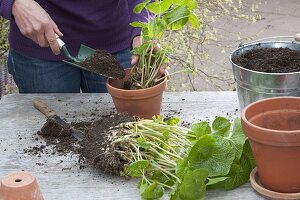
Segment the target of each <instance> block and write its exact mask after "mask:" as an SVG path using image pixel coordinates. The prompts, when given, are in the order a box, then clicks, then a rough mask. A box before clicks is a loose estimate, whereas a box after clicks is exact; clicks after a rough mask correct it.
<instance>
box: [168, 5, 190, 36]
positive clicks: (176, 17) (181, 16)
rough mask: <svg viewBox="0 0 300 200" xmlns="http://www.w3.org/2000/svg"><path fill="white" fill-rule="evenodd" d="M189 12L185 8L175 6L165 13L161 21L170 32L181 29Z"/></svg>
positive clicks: (186, 20) (187, 18)
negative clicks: (163, 21) (164, 22)
mask: <svg viewBox="0 0 300 200" xmlns="http://www.w3.org/2000/svg"><path fill="white" fill-rule="evenodd" d="M189 15H190V11H189V9H188V8H187V7H186V6H177V7H176V8H174V9H173V10H172V11H170V12H168V13H166V14H165V15H164V16H163V19H164V20H165V21H166V23H167V25H168V28H169V29H170V30H179V29H181V28H182V27H183V26H184V25H185V24H186V23H187V22H188V20H189Z"/></svg>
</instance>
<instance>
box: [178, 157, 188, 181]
mask: <svg viewBox="0 0 300 200" xmlns="http://www.w3.org/2000/svg"><path fill="white" fill-rule="evenodd" d="M188 168H189V165H188V159H183V160H181V161H179V162H178V163H177V166H176V168H175V174H176V176H177V177H178V178H180V179H182V177H183V175H184V174H185V173H186V171H187V170H188Z"/></svg>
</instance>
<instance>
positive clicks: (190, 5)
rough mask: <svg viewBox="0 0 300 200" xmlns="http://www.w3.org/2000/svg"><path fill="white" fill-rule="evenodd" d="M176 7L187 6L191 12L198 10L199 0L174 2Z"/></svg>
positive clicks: (178, 0)
mask: <svg viewBox="0 0 300 200" xmlns="http://www.w3.org/2000/svg"><path fill="white" fill-rule="evenodd" d="M173 4H174V5H179V6H187V7H188V8H189V9H190V10H193V9H195V8H197V6H198V3H197V0H173Z"/></svg>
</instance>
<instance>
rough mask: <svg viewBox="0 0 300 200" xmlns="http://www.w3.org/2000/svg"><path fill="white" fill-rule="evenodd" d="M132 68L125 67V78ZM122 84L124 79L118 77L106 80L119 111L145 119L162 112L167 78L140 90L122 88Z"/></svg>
mask: <svg viewBox="0 0 300 200" xmlns="http://www.w3.org/2000/svg"><path fill="white" fill-rule="evenodd" d="M130 70H131V69H125V73H126V76H125V80H126V78H128V75H129V73H130ZM121 85H122V81H120V80H118V79H108V80H107V82H106V87H107V90H108V93H109V94H110V95H111V96H112V99H113V102H114V105H115V107H116V109H117V112H119V113H123V112H125V113H128V114H129V115H131V116H139V117H141V118H145V119H151V118H152V117H153V116H154V115H159V114H160V110H161V103H162V97H163V92H164V90H165V88H166V85H167V78H166V79H165V80H163V81H162V82H160V83H159V84H157V85H155V86H154V87H150V88H146V89H140V90H125V89H121V88H120V86H121Z"/></svg>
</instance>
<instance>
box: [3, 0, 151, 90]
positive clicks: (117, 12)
mask: <svg viewBox="0 0 300 200" xmlns="http://www.w3.org/2000/svg"><path fill="white" fill-rule="evenodd" d="M141 2H143V0H106V1H99V0H85V1H81V0H78V1H68V0H51V1H47V0H0V15H1V16H2V17H4V18H6V19H8V20H10V33H9V36H8V39H9V43H10V50H9V54H8V61H7V65H8V71H9V73H10V74H11V75H12V76H13V78H14V81H15V83H16V85H17V86H18V88H19V92H20V93H77V92H80V91H82V92H84V93H85V92H88V93H100V92H106V91H107V90H106V86H105V78H104V77H102V76H100V75H97V74H94V73H91V72H89V71H86V70H82V69H79V68H76V67H73V66H71V65H68V64H66V63H64V62H63V61H62V60H64V59H66V58H65V56H64V55H63V54H62V53H60V49H59V46H58V43H57V41H56V37H57V36H58V37H61V38H62V40H63V41H64V42H65V43H66V45H67V49H68V50H69V51H70V52H71V54H72V55H73V56H75V55H77V52H78V50H79V47H80V44H84V45H87V46H89V47H91V48H94V49H105V50H107V51H109V52H110V53H112V54H113V55H115V56H116V57H117V59H118V61H119V62H120V64H121V66H122V67H124V68H127V67H130V66H131V65H132V64H134V63H136V62H137V60H138V57H137V56H132V57H131V52H130V47H136V46H139V45H141V39H140V31H141V30H140V29H138V28H133V27H131V26H130V22H133V21H146V20H147V18H148V13H146V12H145V11H143V12H142V13H140V14H136V13H134V12H133V8H134V7H135V5H137V4H138V3H141Z"/></svg>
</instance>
